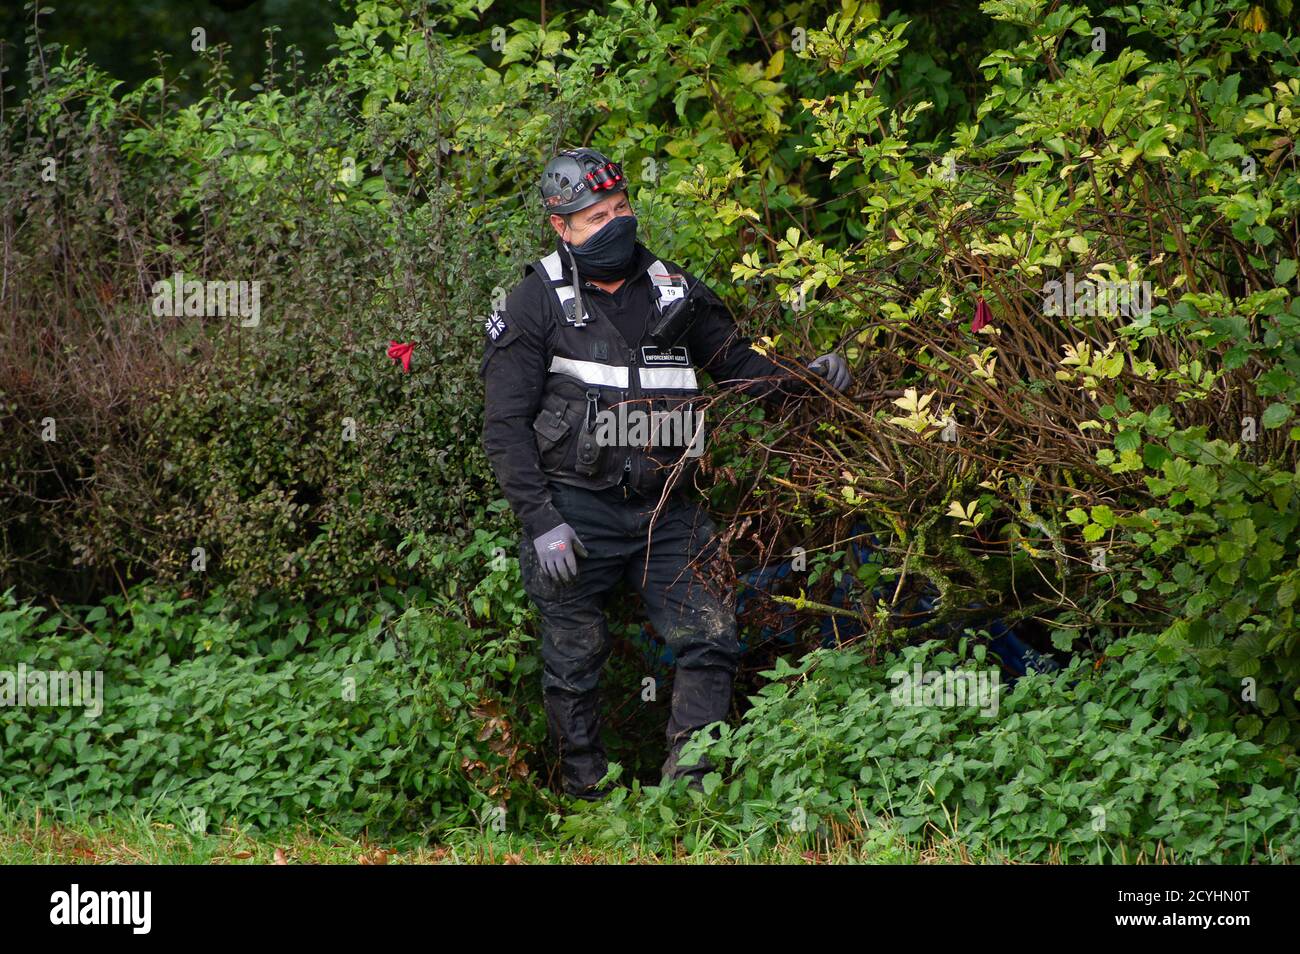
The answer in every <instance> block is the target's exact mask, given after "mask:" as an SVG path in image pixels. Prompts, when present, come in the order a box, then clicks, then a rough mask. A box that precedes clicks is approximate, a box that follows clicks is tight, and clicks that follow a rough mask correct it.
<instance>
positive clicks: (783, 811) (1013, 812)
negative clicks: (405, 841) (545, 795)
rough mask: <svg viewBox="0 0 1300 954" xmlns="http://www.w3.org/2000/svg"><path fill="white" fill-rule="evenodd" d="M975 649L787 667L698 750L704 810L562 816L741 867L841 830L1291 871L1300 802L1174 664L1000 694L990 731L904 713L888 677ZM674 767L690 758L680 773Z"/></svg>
mask: <svg viewBox="0 0 1300 954" xmlns="http://www.w3.org/2000/svg"><path fill="white" fill-rule="evenodd" d="M984 649H985V647H984V646H982V645H979V644H975V645H973V646H968V644H967V643H966V641H964V640H963V642H962V644H961V646H960V647H959V651H957V652H953V651H950V650H946V649H943V648H942V647H941V646H939V645H938V644H937V643H933V642H931V643H926V644H924V645H921V646H909V647H906V648H904V649H903V650H902V651H901V652H900V653H899V654H897V655H896V656H892V657H891V658H890V659H889V660H887V661H886V663H885V664H884V665H879V666H873V665H868V664H866V663H865V661H864V659H863V657H862V654H861V653H860V652H858V651H856V650H841V651H824V650H819V651H817V652H814V653H811V654H809V655H808V656H806V657H804V659H803V660H801V661H800V662H799V663H798V664H797V665H793V666H792V665H790V664H789V663H785V662H782V663H780V664H779V665H778V666H777V667H776V668H775V669H774V670H772V671H770V672H768V673H767V675H768V676H769V677H770V678H771V681H770V682H769V683H768V684H767V685H766V686H764V687H763V688H762V689H761V690H760V691H759V693H758V694H757V696H756V697H754V698H753V699H752V702H753V707H752V708H751V709H750V710H749V711H748V713H747V714H746V715H745V717H744V719H743V720H742V721H741V723H740V725H739V726H736V727H723V728H722V730H721V734H720V737H719V740H718V741H716V742H714V743H712V744H710V745H708V746H704V745H703V744H702V740H701V743H693V746H692V750H693V751H707V752H708V753H709V755H710V757H711V758H712V759H714V760H715V762H720V763H721V765H722V767H723V769H724V770H723V771H722V772H720V773H714V774H713V775H711V776H709V777H708V778H706V779H705V790H706V791H707V792H708V796H707V797H704V796H697V797H693V798H692V799H682V798H681V795H680V793H672V792H669V791H665V790H660V789H650V790H646V791H644V792H641V793H639V796H638V797H633V796H630V795H629V794H628V793H627V792H626V791H624V792H622V793H620V795H619V796H618V797H617V798H616V801H615V803H614V804H613V805H611V806H609V807H607V808H602V809H601V810H593V811H590V812H585V813H582V814H578V815H573V816H570V817H569V818H567V819H565V820H564V821H563V823H562V825H561V830H562V831H564V832H565V833H567V834H568V836H569V837H573V838H579V839H589V840H593V841H595V842H597V843H606V844H607V843H618V842H620V841H630V840H645V841H648V842H650V843H652V844H660V843H670V842H671V841H672V840H673V839H679V838H680V839H682V840H683V841H684V842H685V843H686V844H687V846H688V847H692V846H702V845H712V846H714V847H730V848H736V849H740V850H748V851H751V852H755V851H759V850H761V849H763V848H764V847H770V846H772V845H773V844H775V843H776V842H777V841H783V842H788V841H791V840H793V841H795V842H798V841H804V842H806V843H808V844H809V845H810V846H811V845H813V844H816V843H818V842H820V841H822V840H823V839H824V838H827V837H830V834H831V827H830V826H832V825H834V824H838V825H840V826H842V828H841V831H850V832H853V833H854V834H855V836H856V837H859V838H865V839H871V838H872V837H875V836H876V834H877V833H879V832H882V831H884V832H890V833H893V834H895V835H901V836H902V837H904V838H906V839H907V840H909V841H911V842H915V843H917V844H918V845H922V846H923V845H924V844H926V843H927V842H928V841H930V840H931V839H934V838H940V839H942V838H952V839H954V840H955V842H956V843H957V844H960V845H962V846H964V847H966V848H969V849H971V850H974V851H977V852H979V853H980V854H981V855H983V856H986V857H1011V858H1016V859H1023V860H1038V861H1043V860H1049V859H1052V860H1061V861H1075V862H1079V861H1093V862H1129V863H1131V862H1133V861H1135V860H1139V859H1145V860H1146V861H1153V860H1157V859H1172V860H1175V861H1178V862H1184V863H1186V862H1193V861H1210V862H1225V863H1228V862H1230V863H1244V862H1247V861H1251V860H1268V861H1287V860H1291V861H1294V860H1295V859H1296V857H1297V853H1298V852H1300V821H1298V820H1297V819H1298V818H1300V815H1298V814H1297V812H1298V810H1300V786H1297V783H1296V773H1295V769H1296V764H1295V758H1294V756H1290V757H1287V758H1284V759H1279V758H1276V757H1274V756H1272V755H1270V754H1269V753H1268V752H1267V751H1265V750H1263V749H1262V748H1261V747H1260V746H1258V745H1256V744H1254V743H1252V742H1248V741H1245V740H1242V739H1240V738H1238V737H1237V736H1236V735H1235V733H1234V732H1233V731H1232V722H1231V719H1230V716H1231V715H1232V713H1233V711H1234V709H1235V706H1234V703H1233V700H1232V697H1231V696H1230V695H1229V694H1228V693H1227V692H1225V691H1224V690H1223V689H1222V688H1219V687H1217V686H1213V685H1210V684H1208V683H1207V682H1206V681H1205V680H1204V677H1203V676H1202V675H1201V673H1200V671H1199V670H1198V669H1197V668H1196V666H1195V665H1194V663H1193V662H1192V661H1191V660H1190V659H1188V658H1186V657H1182V658H1179V659H1177V660H1174V661H1172V662H1162V661H1160V660H1158V659H1156V657H1155V656H1154V654H1152V653H1151V652H1150V651H1148V650H1144V649H1138V648H1132V647H1128V646H1126V645H1124V644H1122V643H1116V644H1113V646H1112V651H1113V652H1114V653H1116V654H1118V655H1115V656H1108V657H1107V658H1106V659H1105V661H1104V662H1103V663H1102V664H1101V665H1100V666H1099V667H1094V666H1092V665H1091V664H1089V663H1086V662H1084V661H1082V660H1076V661H1075V662H1074V663H1073V664H1072V665H1071V666H1070V667H1069V668H1068V669H1066V670H1065V671H1063V672H1060V673H1057V674H1054V675H1053V676H1050V677H1049V676H1045V675H1031V676H1028V677H1025V678H1023V679H1021V680H1020V681H1018V682H1017V683H1016V685H1015V688H1014V689H1013V690H1012V691H1010V692H1006V691H1004V692H1003V693H1002V694H1001V697H1000V703H999V706H998V708H997V712H996V713H995V714H992V715H985V714H981V711H980V709H979V708H978V707H957V708H940V707H936V706H932V705H921V706H912V705H900V704H896V702H895V700H894V698H893V697H892V693H893V692H894V690H895V689H896V688H897V687H898V686H899V685H900V683H899V681H898V680H897V679H894V678H892V674H893V673H894V672H895V671H899V670H902V671H905V672H909V673H910V672H912V671H913V669H914V667H916V666H920V667H922V670H923V671H926V672H929V671H940V672H942V671H944V670H947V669H949V668H952V667H974V668H987V667H988V661H986V659H985V653H984ZM683 757H684V758H686V757H687V756H686V754H685V753H684V754H683Z"/></svg>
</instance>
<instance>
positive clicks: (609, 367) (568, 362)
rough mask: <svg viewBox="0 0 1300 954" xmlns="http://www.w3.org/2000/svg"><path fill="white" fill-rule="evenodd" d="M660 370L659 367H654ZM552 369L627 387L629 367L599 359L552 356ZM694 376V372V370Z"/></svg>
mask: <svg viewBox="0 0 1300 954" xmlns="http://www.w3.org/2000/svg"><path fill="white" fill-rule="evenodd" d="M653 370H659V369H657V368H656V369H653ZM551 371H552V372H554V373H556V374H567V375H569V376H571V377H575V378H577V379H578V380H579V381H581V382H582V383H583V384H596V385H600V386H601V387H606V388H623V389H626V388H627V368H626V367H620V366H618V365H613V364H600V363H599V362H597V361H577V360H575V359H573V358H561V357H560V356H559V355H555V356H553V357H552V358H551ZM692 377H694V373H693V372H692Z"/></svg>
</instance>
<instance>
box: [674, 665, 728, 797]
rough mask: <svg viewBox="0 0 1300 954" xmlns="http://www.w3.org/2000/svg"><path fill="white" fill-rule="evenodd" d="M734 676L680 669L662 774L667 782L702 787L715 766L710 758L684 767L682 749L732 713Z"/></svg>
mask: <svg viewBox="0 0 1300 954" xmlns="http://www.w3.org/2000/svg"><path fill="white" fill-rule="evenodd" d="M731 689H732V673H731V672H729V671H727V670H725V669H681V668H679V669H678V670H677V675H676V677H675V678H674V679H673V711H672V715H671V716H670V717H669V719H668V758H667V759H666V760H665V761H664V764H663V766H662V769H661V772H662V775H663V778H664V781H666V782H672V781H674V780H676V779H679V778H689V779H690V781H689V782H688V786H689V787H690V788H694V789H697V790H698V789H700V788H701V780H702V779H703V778H704V776H705V775H707V774H708V773H709V772H712V771H714V769H715V766H714V765H713V763H712V762H710V761H709V759H708V758H707V757H704V756H701V757H700V759H699V761H698V762H695V763H693V764H690V765H682V764H680V762H679V759H680V757H681V751H682V748H683V747H684V746H685V745H686V742H687V741H688V740H689V739H690V738H691V736H692V735H694V734H695V733H696V732H697V731H699V730H700V729H702V728H703V727H704V726H706V725H708V724H710V723H712V722H722V721H724V720H725V719H726V718H727V714H728V712H730V711H731Z"/></svg>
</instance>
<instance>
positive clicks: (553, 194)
mask: <svg viewBox="0 0 1300 954" xmlns="http://www.w3.org/2000/svg"><path fill="white" fill-rule="evenodd" d="M541 190H542V205H543V206H545V208H546V214H547V215H568V214H569V213H571V212H577V211H579V210H581V209H585V208H587V206H589V205H595V204H596V203H597V202H599V201H600V200H601V199H603V198H604V197H605V196H607V195H612V194H613V193H615V192H625V191H627V179H626V178H625V177H624V176H623V168H622V166H620V165H619V164H618V163H617V162H614V161H613V160H612V159H609V158H608V157H606V156H604V155H602V154H601V153H599V152H597V151H596V150H595V149H587V148H585V147H584V148H581V149H566V150H564V151H563V152H561V153H560V154H559V155H557V156H556V157H555V158H554V159H552V160H551V161H550V162H548V163H547V164H546V168H545V169H544V170H543V171H542V183H541Z"/></svg>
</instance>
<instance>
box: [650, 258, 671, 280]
mask: <svg viewBox="0 0 1300 954" xmlns="http://www.w3.org/2000/svg"><path fill="white" fill-rule="evenodd" d="M646 274H648V275H649V276H650V281H652V282H654V283H655V284H656V285H671V284H672V283H673V280H672V279H671V278H669V277H668V266H667V265H665V264H664V263H663V262H661V261H659V259H657V258H656V259H655V260H654V261H653V262H651V263H650V267H649V268H647V269H646Z"/></svg>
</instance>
